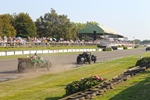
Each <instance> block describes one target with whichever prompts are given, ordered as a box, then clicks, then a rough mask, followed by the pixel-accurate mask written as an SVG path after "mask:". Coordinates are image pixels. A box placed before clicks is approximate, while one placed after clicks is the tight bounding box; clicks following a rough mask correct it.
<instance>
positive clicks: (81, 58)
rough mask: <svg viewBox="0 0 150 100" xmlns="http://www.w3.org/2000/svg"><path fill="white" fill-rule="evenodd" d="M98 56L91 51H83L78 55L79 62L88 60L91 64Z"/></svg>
mask: <svg viewBox="0 0 150 100" xmlns="http://www.w3.org/2000/svg"><path fill="white" fill-rule="evenodd" d="M96 60H97V57H96V56H94V55H93V54H92V53H91V52H83V53H82V54H79V55H78V56H77V64H79V63H85V62H88V63H89V64H91V61H94V63H95V62H96Z"/></svg>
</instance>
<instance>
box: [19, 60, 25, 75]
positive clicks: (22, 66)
mask: <svg viewBox="0 0 150 100" xmlns="http://www.w3.org/2000/svg"><path fill="white" fill-rule="evenodd" d="M26 65H27V64H26V62H21V63H19V64H18V72H20V73H21V72H23V71H24V70H25V68H26Z"/></svg>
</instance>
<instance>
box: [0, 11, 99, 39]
mask: <svg viewBox="0 0 150 100" xmlns="http://www.w3.org/2000/svg"><path fill="white" fill-rule="evenodd" d="M94 24H98V23H97V22H86V23H76V22H71V21H70V19H69V18H68V16H67V15H64V14H63V15H59V14H57V12H56V11H55V10H54V9H53V8H51V10H50V12H48V13H45V14H44V15H43V16H40V17H39V18H37V19H36V21H33V20H32V19H31V17H30V16H29V14H28V13H23V12H21V13H19V14H16V13H14V14H12V15H10V14H1V15H0V36H1V37H4V36H7V37H23V38H27V37H49V38H56V39H57V40H59V39H60V38H63V39H64V40H77V39H78V34H77V33H78V30H80V29H82V28H84V27H86V26H89V25H94Z"/></svg>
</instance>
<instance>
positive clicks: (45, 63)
mask: <svg viewBox="0 0 150 100" xmlns="http://www.w3.org/2000/svg"><path fill="white" fill-rule="evenodd" d="M51 66H52V63H51V61H49V60H44V59H43V57H39V58H32V57H30V58H18V72H24V71H25V70H26V69H33V70H34V71H37V69H38V68H46V69H47V70H50V68H51Z"/></svg>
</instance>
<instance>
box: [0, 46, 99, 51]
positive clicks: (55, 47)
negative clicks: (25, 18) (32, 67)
mask: <svg viewBox="0 0 150 100" xmlns="http://www.w3.org/2000/svg"><path fill="white" fill-rule="evenodd" d="M91 48H92V49H93V48H98V47H97V46H84V45H80V46H78V45H77V46H37V47H36V46H35V47H14V48H13V47H0V51H14V50H60V49H91Z"/></svg>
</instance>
